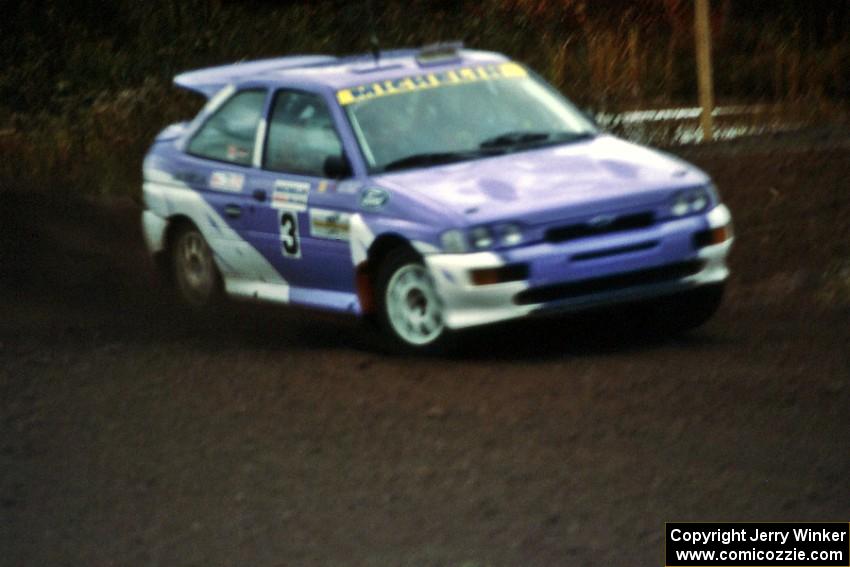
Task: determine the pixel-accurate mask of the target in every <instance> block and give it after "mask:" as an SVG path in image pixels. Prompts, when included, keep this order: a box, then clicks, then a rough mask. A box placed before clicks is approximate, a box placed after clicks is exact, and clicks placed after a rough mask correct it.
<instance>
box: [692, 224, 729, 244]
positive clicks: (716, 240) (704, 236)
mask: <svg viewBox="0 0 850 567" xmlns="http://www.w3.org/2000/svg"><path fill="white" fill-rule="evenodd" d="M730 238H732V225H731V224H727V225H726V226H720V227H717V228H710V229H708V230H701V231H699V232H697V233H696V234H694V247H695V248H705V247H706V246H714V245H715V244H723V243H724V242H726V241H727V240H729V239H730Z"/></svg>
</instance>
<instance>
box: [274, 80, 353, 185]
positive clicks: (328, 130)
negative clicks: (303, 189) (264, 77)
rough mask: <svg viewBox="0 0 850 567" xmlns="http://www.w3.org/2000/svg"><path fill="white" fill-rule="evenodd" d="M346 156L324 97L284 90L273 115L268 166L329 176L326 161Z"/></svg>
mask: <svg viewBox="0 0 850 567" xmlns="http://www.w3.org/2000/svg"><path fill="white" fill-rule="evenodd" d="M340 156H342V143H341V142H340V140H339V136H337V133H336V130H335V129H334V125H333V120H332V119H331V115H330V112H329V111H328V108H327V106H326V105H325V102H324V100H322V98H321V97H320V96H318V95H316V94H311V93H305V92H299V91H280V92H278V93H277V94H276V95H275V99H274V103H273V106H272V112H271V116H270V118H269V127H268V140H267V142H266V148H265V157H264V162H263V163H264V167H265V168H266V169H270V170H273V171H281V172H287V173H297V174H301V175H313V176H317V177H324V176H325V161H326V160H327V159H328V158H329V157H337V158H338V157H340Z"/></svg>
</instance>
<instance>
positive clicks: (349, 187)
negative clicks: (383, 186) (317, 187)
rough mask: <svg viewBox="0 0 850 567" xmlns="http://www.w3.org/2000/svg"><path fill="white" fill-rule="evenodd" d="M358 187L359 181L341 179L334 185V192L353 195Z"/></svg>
mask: <svg viewBox="0 0 850 567" xmlns="http://www.w3.org/2000/svg"><path fill="white" fill-rule="evenodd" d="M359 189H360V182H359V181H353V180H349V181H341V182H340V183H339V184H338V185H337V186H336V192H337V193H340V194H343V195H353V194H355V193H357V191H358V190H359Z"/></svg>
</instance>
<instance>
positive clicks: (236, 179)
mask: <svg viewBox="0 0 850 567" xmlns="http://www.w3.org/2000/svg"><path fill="white" fill-rule="evenodd" d="M243 185H245V176H244V175H242V174H241V173H233V172H230V171H213V172H212V174H211V175H210V188H212V189H217V190H219V191H230V192H233V193H238V192H239V191H242V186H243Z"/></svg>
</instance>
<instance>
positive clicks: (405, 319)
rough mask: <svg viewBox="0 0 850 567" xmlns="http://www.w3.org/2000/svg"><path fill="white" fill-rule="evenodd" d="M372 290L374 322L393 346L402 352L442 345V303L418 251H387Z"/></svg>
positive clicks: (400, 249) (444, 327) (402, 249)
mask: <svg viewBox="0 0 850 567" xmlns="http://www.w3.org/2000/svg"><path fill="white" fill-rule="evenodd" d="M376 291H377V298H376V299H377V308H378V313H377V315H378V322H379V324H380V327H381V329H382V331H383V332H384V334H385V335H386V336H387V337H388V338H389V340H390V341H391V342H392V343H393V345H394V346H396V347H399V348H400V349H401V350H405V351H426V350H434V349H437V348H439V347H440V346H442V344H443V343H444V341H445V336H446V334H447V329H446V325H445V321H444V320H443V303H442V301H441V300H440V297H439V296H438V295H437V291H436V288H435V286H434V281H433V280H432V279H431V274H429V273H428V270H427V268H426V267H425V265H424V264H423V262H422V259H421V258H420V257H419V255H418V254H416V253H415V252H414V251H413V250H411V249H409V248H398V249H396V250H393V251H391V252H390V253H389V254H388V255H387V257H386V258H385V259H384V261H383V263H382V264H381V266H380V268H379V270H378V278H377V290H376Z"/></svg>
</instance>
